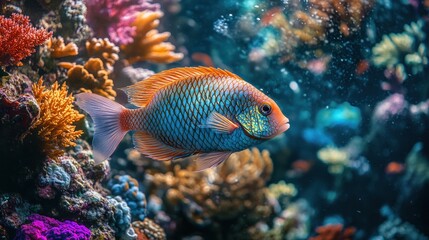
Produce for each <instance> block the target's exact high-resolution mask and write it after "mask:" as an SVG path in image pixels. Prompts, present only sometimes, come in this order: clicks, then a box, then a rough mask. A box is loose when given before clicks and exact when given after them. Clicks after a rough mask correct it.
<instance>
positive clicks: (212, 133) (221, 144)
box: [75, 67, 290, 171]
mask: <svg viewBox="0 0 429 240" xmlns="http://www.w3.org/2000/svg"><path fill="white" fill-rule="evenodd" d="M122 90H123V91H124V92H125V93H126V94H127V96H128V101H129V102H130V103H131V104H133V105H135V106H136V107H138V108H135V109H128V108H125V107H124V106H122V105H121V104H119V103H117V102H115V101H112V100H110V99H107V98H105V97H102V96H99V95H96V94H93V93H79V94H76V95H75V98H76V101H75V102H76V104H77V106H79V107H80V108H81V109H83V110H84V111H85V112H87V113H88V114H89V116H90V117H91V119H92V120H93V123H94V136H93V141H92V146H93V157H94V160H95V161H96V162H97V163H99V162H102V161H104V160H106V159H107V158H109V157H110V156H111V155H112V154H113V152H114V151H115V149H116V148H117V146H118V145H119V143H120V142H121V140H122V139H123V137H124V136H125V134H126V133H127V132H128V131H133V132H134V134H133V143H134V147H135V148H136V149H137V150H138V151H139V152H140V153H142V154H143V155H145V156H147V157H149V158H152V159H155V160H161V161H165V160H175V159H180V158H186V157H190V156H196V160H195V161H196V166H197V171H201V170H204V169H207V168H211V167H216V166H218V165H219V164H221V163H222V162H223V161H225V160H226V159H227V158H228V157H229V156H230V155H231V154H232V153H233V152H237V151H241V150H244V149H247V148H249V147H252V146H255V145H257V144H260V143H262V142H264V141H267V140H269V139H271V138H273V137H275V136H277V135H279V134H281V133H283V132H285V131H286V130H288V129H289V127H290V123H289V119H288V118H287V117H286V116H285V115H284V114H283V113H282V111H281V109H280V108H279V106H278V105H277V104H276V102H275V101H273V100H272V99H271V98H269V97H268V96H266V95H265V94H264V93H262V92H261V91H259V90H258V89H257V88H255V87H254V86H252V85H251V84H249V83H248V82H246V81H245V80H243V79H242V78H240V77H239V76H237V75H236V74H234V73H231V72H229V71H227V70H223V69H219V68H212V67H179V68H172V69H168V70H164V71H161V72H159V73H157V74H154V75H152V76H150V77H149V78H147V79H145V80H143V81H140V82H137V83H135V84H134V85H131V86H128V87H125V88H123V89H122Z"/></svg>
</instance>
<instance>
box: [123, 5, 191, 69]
mask: <svg viewBox="0 0 429 240" xmlns="http://www.w3.org/2000/svg"><path fill="white" fill-rule="evenodd" d="M162 15H163V13H162V12H159V11H156V12H151V11H143V12H140V13H139V14H138V15H137V16H136V18H135V20H134V22H133V24H132V26H134V27H135V28H136V35H135V36H134V41H133V42H132V43H130V44H126V45H122V46H121V50H122V52H123V53H124V55H125V58H126V59H127V61H128V62H129V63H130V64H133V63H135V62H140V61H149V62H153V63H171V62H175V61H178V60H180V59H182V58H183V54H182V53H174V52H173V51H174V49H175V47H174V46H173V44H171V43H169V42H164V41H165V40H167V38H169V37H170V33H169V32H164V33H159V32H158V30H156V29H155V28H157V27H158V25H159V18H161V17H162Z"/></svg>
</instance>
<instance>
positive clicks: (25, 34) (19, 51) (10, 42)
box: [0, 13, 52, 66]
mask: <svg viewBox="0 0 429 240" xmlns="http://www.w3.org/2000/svg"><path fill="white" fill-rule="evenodd" d="M51 36H52V33H48V32H47V31H46V30H44V29H36V28H34V27H32V26H31V23H30V18H29V17H27V16H24V15H21V14H16V13H14V14H12V16H11V17H10V18H5V17H4V16H0V65H3V66H7V65H21V64H22V63H21V62H20V61H21V60H22V59H23V58H25V57H28V56H30V55H31V54H32V53H34V52H35V50H34V48H35V47H36V46H37V45H41V44H42V43H44V42H45V41H46V40H47V39H48V38H50V37H51Z"/></svg>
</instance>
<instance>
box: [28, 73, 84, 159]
mask: <svg viewBox="0 0 429 240" xmlns="http://www.w3.org/2000/svg"><path fill="white" fill-rule="evenodd" d="M33 93H34V98H35V99H36V100H37V103H38V104H39V107H40V115H39V118H38V119H37V120H36V121H35V123H34V124H33V125H32V126H31V129H30V131H36V132H37V134H38V136H39V137H40V138H41V139H42V142H43V151H44V153H45V154H46V155H47V156H48V157H50V158H52V159H55V158H57V157H59V156H61V155H62V154H64V148H66V147H69V146H75V145H76V144H75V143H74V140H76V139H77V138H78V137H79V136H80V135H81V134H82V133H83V132H82V131H80V130H78V131H76V130H75V126H74V125H73V123H74V122H76V121H78V120H79V119H81V118H83V115H82V114H79V112H78V111H77V110H75V109H73V101H74V98H73V96H71V95H68V96H67V87H66V85H65V84H62V85H61V86H59V84H58V82H55V83H54V84H53V85H52V88H51V89H46V88H45V86H43V81H42V79H40V80H39V81H38V82H37V83H35V84H33Z"/></svg>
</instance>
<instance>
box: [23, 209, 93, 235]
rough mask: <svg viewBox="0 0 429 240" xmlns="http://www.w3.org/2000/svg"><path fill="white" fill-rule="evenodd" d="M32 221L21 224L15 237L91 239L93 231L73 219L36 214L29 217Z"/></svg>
mask: <svg viewBox="0 0 429 240" xmlns="http://www.w3.org/2000/svg"><path fill="white" fill-rule="evenodd" d="M28 220H29V221H30V222H29V223H27V224H24V225H22V226H21V229H20V231H19V232H18V234H17V236H16V237H15V239H19V240H27V239H28V240H29V239H40V240H45V239H69V240H84V239H90V236H91V232H90V231H89V229H88V228H86V227H85V226H83V225H79V224H77V223H75V222H73V221H68V220H66V221H64V222H61V221H58V220H56V219H54V218H50V217H46V216H42V215H38V214H34V215H31V216H30V217H28Z"/></svg>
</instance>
